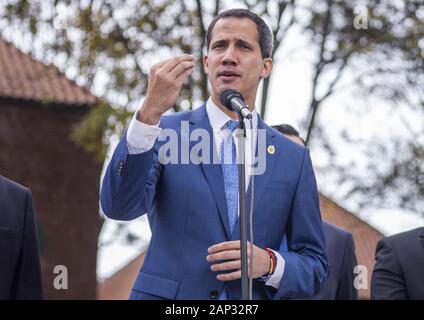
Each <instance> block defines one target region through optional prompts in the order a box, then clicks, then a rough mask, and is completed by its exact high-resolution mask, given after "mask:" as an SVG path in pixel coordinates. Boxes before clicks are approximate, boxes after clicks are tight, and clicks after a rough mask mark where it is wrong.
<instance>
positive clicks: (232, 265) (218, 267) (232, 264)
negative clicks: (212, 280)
mask: <svg viewBox="0 0 424 320" xmlns="http://www.w3.org/2000/svg"><path fill="white" fill-rule="evenodd" d="M240 268H241V261H240V260H233V261H227V262H223V263H217V264H213V265H211V270H212V271H225V270H238V269H240Z"/></svg>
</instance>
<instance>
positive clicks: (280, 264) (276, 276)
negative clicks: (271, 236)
mask: <svg viewBox="0 0 424 320" xmlns="http://www.w3.org/2000/svg"><path fill="white" fill-rule="evenodd" d="M272 252H274V254H275V256H276V257H277V266H276V267H275V271H274V273H273V274H272V275H271V276H270V277H269V279H268V280H267V281H266V282H265V284H266V285H267V286H271V287H274V288H275V289H278V288H279V287H280V282H281V279H282V278H283V274H284V267H285V266H286V262H285V261H284V258H283V257H282V256H281V255H280V254H279V253H278V251H274V250H272Z"/></svg>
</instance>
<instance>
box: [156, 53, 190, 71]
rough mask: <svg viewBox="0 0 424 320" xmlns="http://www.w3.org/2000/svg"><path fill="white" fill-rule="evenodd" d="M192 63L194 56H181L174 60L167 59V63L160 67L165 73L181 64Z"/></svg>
mask: <svg viewBox="0 0 424 320" xmlns="http://www.w3.org/2000/svg"><path fill="white" fill-rule="evenodd" d="M186 61H187V62H194V56H192V55H191V54H182V55H180V56H176V57H175V58H172V59H169V61H168V62H167V63H166V64H165V65H164V66H163V67H162V68H163V70H164V71H165V72H171V71H172V70H173V69H174V68H175V67H176V66H178V65H179V64H180V63H181V62H186Z"/></svg>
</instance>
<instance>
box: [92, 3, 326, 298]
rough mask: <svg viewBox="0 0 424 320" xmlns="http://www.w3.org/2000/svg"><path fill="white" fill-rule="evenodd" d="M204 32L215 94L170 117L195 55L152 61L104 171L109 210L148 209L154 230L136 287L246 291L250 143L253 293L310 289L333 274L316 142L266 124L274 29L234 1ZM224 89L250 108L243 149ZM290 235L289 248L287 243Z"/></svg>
mask: <svg viewBox="0 0 424 320" xmlns="http://www.w3.org/2000/svg"><path fill="white" fill-rule="evenodd" d="M206 43H207V50H208V52H207V55H206V56H205V57H204V61H203V64H204V70H205V72H206V73H207V75H208V78H209V81H210V85H211V97H210V99H209V100H208V101H207V102H206V103H204V104H203V105H202V106H200V107H199V108H197V109H196V110H194V111H190V112H182V113H177V114H174V115H169V116H163V114H164V113H165V112H166V111H168V110H169V109H171V108H172V106H173V105H174V104H175V103H176V100H177V97H178V95H179V92H180V90H181V86H182V83H183V81H184V80H185V79H186V78H187V77H188V76H189V75H190V74H191V72H192V71H193V68H194V58H193V56H191V55H181V56H177V57H175V58H171V59H168V60H166V61H163V62H160V63H158V64H156V65H154V66H153V67H152V68H151V70H150V74H149V85H148V89H147V95H146V98H145V100H144V102H143V105H142V107H141V108H140V110H138V111H137V112H136V114H135V115H134V117H133V119H132V121H131V123H130V125H129V127H128V130H127V132H126V133H125V134H124V136H123V137H122V139H121V141H120V143H119V144H118V146H117V147H116V149H115V151H114V154H113V156H112V159H111V160H110V163H109V164H108V167H107V170H106V173H105V176H104V179H103V183H102V188H101V196H100V201H101V207H102V210H103V212H104V213H105V215H106V216H108V217H110V218H112V219H117V220H131V219H134V218H136V217H138V216H140V215H142V214H144V213H147V214H148V217H149V223H150V227H151V230H152V238H151V241H150V245H149V249H148V252H147V254H146V257H145V260H144V263H143V266H142V269H141V271H140V273H139V275H138V277H137V279H136V282H135V284H134V287H133V290H132V293H131V296H130V298H131V299H240V298H241V292H240V291H241V290H240V281H239V279H240V276H241V275H240V267H241V263H240V232H239V222H238V216H237V214H238V193H237V189H238V180H237V175H238V171H237V170H238V168H237V165H236V160H238V161H246V163H247V164H249V163H250V164H252V163H253V162H252V161H251V160H249V159H252V158H253V155H254V154H256V155H257V157H258V159H259V160H258V162H261V166H262V169H263V170H262V171H263V172H260V171H261V170H258V171H251V170H250V171H248V174H247V177H246V196H247V199H248V200H249V199H250V194H251V188H252V186H251V184H250V179H249V176H250V175H251V174H256V175H255V182H254V204H253V226H252V227H253V232H254V241H253V242H254V246H253V251H252V252H251V251H250V250H248V257H249V260H250V259H252V260H253V269H252V272H251V273H252V277H253V278H254V280H253V289H252V293H253V298H254V299H281V298H297V297H306V296H311V295H313V294H315V293H316V292H318V290H319V289H320V287H321V285H322V283H323V282H324V279H325V278H326V275H327V260H326V255H325V243H324V236H323V232H322V224H321V216H320V212H319V204H318V192H317V188H316V181H315V176H314V172H313V168H312V164H311V160H310V157H309V151H308V149H306V148H304V147H302V146H298V145H296V144H294V143H292V142H291V141H290V140H289V139H287V138H285V137H283V136H282V135H280V134H279V133H278V132H276V131H275V130H273V129H272V128H270V127H269V126H267V125H266V124H265V123H264V122H263V121H262V119H261V118H260V117H259V115H258V114H257V112H256V110H255V108H254V103H255V98H256V93H257V89H258V85H259V82H260V80H261V79H262V78H265V77H267V76H268V75H269V74H270V72H271V69H272V59H271V58H270V57H271V52H272V44H273V39H272V33H271V31H270V29H269V27H268V26H267V25H266V24H265V22H264V21H263V20H262V19H261V18H259V17H258V16H257V15H255V14H253V13H251V12H250V11H247V10H242V9H233V10H228V11H224V12H223V13H221V14H219V15H218V16H217V17H216V18H215V19H214V20H213V21H212V23H211V25H210V26H209V29H208V31H207V37H206ZM225 89H234V90H237V91H239V92H240V93H241V94H242V95H243V97H244V99H245V100H246V104H247V105H248V106H249V111H250V114H251V116H252V121H251V123H250V121H247V120H246V121H245V125H246V127H247V128H248V130H247V137H246V142H245V145H246V152H245V159H242V160H240V159H241V158H242V156H241V155H240V153H239V152H238V148H237V146H236V145H235V142H234V138H233V137H234V132H233V130H234V127H235V125H236V124H237V122H236V120H237V119H238V117H237V114H235V113H234V112H232V111H229V110H228V109H226V108H225V107H224V106H223V105H222V104H221V102H220V99H219V96H220V94H221V93H222V91H223V90H225ZM250 124H252V126H251V125H250ZM251 145H253V146H254V147H253V148H250V146H251ZM205 146H206V147H205ZM255 146H256V147H255ZM254 150H256V152H255V151H254ZM179 151H181V153H179ZM175 153H177V156H175ZM236 154H237V156H238V159H235V156H236ZM211 158H212V159H211ZM217 159H218V160H217ZM249 161H250V162H249ZM258 166H259V164H258ZM247 167H249V168H250V166H247ZM249 204H250V202H249V201H247V212H249V209H250V206H249ZM248 228H249V226H248ZM284 234H286V235H287V239H288V247H289V248H290V252H282V251H279V248H280V245H281V241H282V239H283V236H284Z"/></svg>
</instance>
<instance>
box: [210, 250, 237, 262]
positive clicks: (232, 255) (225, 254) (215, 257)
mask: <svg viewBox="0 0 424 320" xmlns="http://www.w3.org/2000/svg"><path fill="white" fill-rule="evenodd" d="M235 259H240V250H227V251H221V252H217V253H212V254H210V255H208V256H207V257H206V260H208V261H220V260H235Z"/></svg>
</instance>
